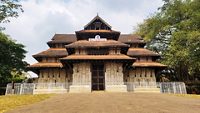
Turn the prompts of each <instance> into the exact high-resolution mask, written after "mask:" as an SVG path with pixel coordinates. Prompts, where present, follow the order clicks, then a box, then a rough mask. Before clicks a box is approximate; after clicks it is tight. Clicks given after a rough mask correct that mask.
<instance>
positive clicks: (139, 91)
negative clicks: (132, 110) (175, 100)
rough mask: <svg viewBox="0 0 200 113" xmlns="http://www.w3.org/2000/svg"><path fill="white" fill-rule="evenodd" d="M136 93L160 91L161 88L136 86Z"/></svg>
mask: <svg viewBox="0 0 200 113" xmlns="http://www.w3.org/2000/svg"><path fill="white" fill-rule="evenodd" d="M134 92H135V93H160V88H135V89H134Z"/></svg>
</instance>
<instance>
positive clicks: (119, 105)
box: [8, 92, 200, 113]
mask: <svg viewBox="0 0 200 113" xmlns="http://www.w3.org/2000/svg"><path fill="white" fill-rule="evenodd" d="M199 111H200V98H199V97H198V98H191V97H185V96H183V97H182V96H174V95H169V94H150V93H105V92H95V93H88V94H72V93H71V94H59V95H55V96H53V97H51V98H49V99H47V100H45V101H42V102H38V103H35V104H32V105H26V106H23V107H20V108H17V109H15V110H13V111H9V112H8V113H199Z"/></svg>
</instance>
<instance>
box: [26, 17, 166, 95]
mask: <svg viewBox="0 0 200 113" xmlns="http://www.w3.org/2000/svg"><path fill="white" fill-rule="evenodd" d="M47 44H48V46H49V47H50V48H49V49H48V50H45V51H42V52H40V53H38V54H35V55H33V57H34V58H35V59H36V60H37V61H38V63H36V64H32V65H30V66H29V67H28V68H29V69H30V70H31V71H33V72H35V73H36V74H37V75H38V78H37V79H36V80H35V81H34V82H35V83H36V84H38V88H37V90H38V93H45V91H46V92H48V91H49V90H48V88H46V89H45V88H44V87H43V88H42V85H45V84H50V85H52V84H53V85H58V86H61V85H63V86H64V87H62V88H61V89H62V90H61V89H59V88H57V89H55V90H53V92H54V93H56V92H92V91H100V90H103V91H107V92H127V91H129V90H130V89H131V87H130V84H132V86H133V85H134V91H135V92H137V91H138V92H139V91H159V88H157V87H156V76H157V74H158V73H159V72H160V71H162V69H164V68H165V67H166V65H163V64H160V63H158V62H156V60H157V59H158V58H159V57H160V55H159V54H157V53H155V52H153V51H150V50H148V49H145V48H144V46H145V44H146V43H145V42H144V40H143V39H142V38H141V37H140V36H137V35H133V34H121V33H120V32H119V31H115V30H112V29H111V26H110V25H109V24H108V23H106V22H105V21H104V20H103V19H102V18H101V17H99V16H98V15H97V16H96V17H94V18H93V19H92V20H91V21H90V22H89V23H88V24H87V25H85V26H84V29H83V30H80V31H76V32H75V34H55V35H54V36H53V38H52V39H51V41H49V42H47ZM39 86H40V87H39ZM136 86H138V87H136ZM139 86H140V87H139ZM148 86H149V87H148Z"/></svg>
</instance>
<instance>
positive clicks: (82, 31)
mask: <svg viewBox="0 0 200 113" xmlns="http://www.w3.org/2000/svg"><path fill="white" fill-rule="evenodd" d="M76 32H78V33H120V32H119V31H114V30H80V31H76Z"/></svg>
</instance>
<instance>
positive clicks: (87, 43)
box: [65, 40, 129, 48]
mask: <svg viewBox="0 0 200 113" xmlns="http://www.w3.org/2000/svg"><path fill="white" fill-rule="evenodd" d="M65 47H66V48H83V47H85V48H87V47H129V45H127V44H124V43H121V42H119V41H115V40H107V41H87V40H79V41H76V42H74V43H71V44H69V45H66V46H65Z"/></svg>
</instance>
